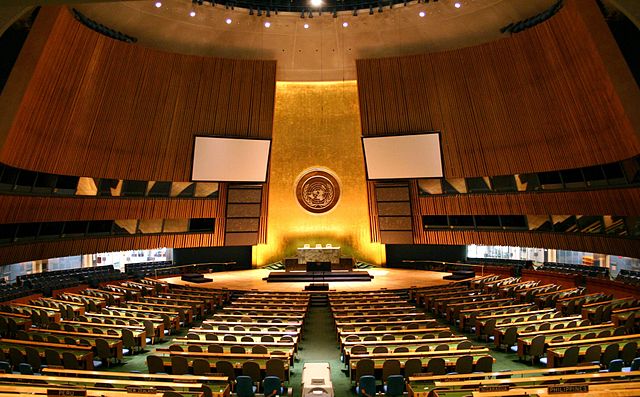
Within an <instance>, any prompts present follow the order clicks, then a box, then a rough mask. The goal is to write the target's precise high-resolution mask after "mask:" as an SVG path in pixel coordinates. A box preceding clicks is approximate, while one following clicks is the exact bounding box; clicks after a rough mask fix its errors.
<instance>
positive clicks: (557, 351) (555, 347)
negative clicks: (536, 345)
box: [547, 334, 640, 368]
mask: <svg viewBox="0 0 640 397" xmlns="http://www.w3.org/2000/svg"><path fill="white" fill-rule="evenodd" d="M631 341H636V342H640V334H635V335H621V336H611V337H608V338H594V339H581V340H574V341H566V342H558V343H549V345H548V348H547V367H549V368H554V367H558V366H560V364H561V362H562V358H563V357H564V353H565V351H566V350H567V349H568V348H569V347H571V346H579V347H580V350H579V352H578V354H579V356H580V357H581V356H584V354H585V353H586V351H587V349H588V348H589V347H590V346H594V345H598V346H600V347H601V349H602V352H604V350H605V348H606V347H607V346H608V345H609V344H611V343H619V351H622V349H623V347H624V345H625V344H626V343H628V342H631ZM638 351H640V347H639V348H638ZM638 351H636V354H637V353H638ZM601 354H602V353H601Z"/></svg>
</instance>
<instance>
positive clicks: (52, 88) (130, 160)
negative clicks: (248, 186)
mask: <svg viewBox="0 0 640 397" xmlns="http://www.w3.org/2000/svg"><path fill="white" fill-rule="evenodd" d="M16 68H17V69H19V71H18V72H14V73H12V75H11V78H10V80H9V84H7V90H6V91H5V92H4V93H3V98H2V101H1V103H0V104H1V105H2V109H3V110H7V113H6V116H7V117H6V118H5V119H4V120H3V122H2V123H0V142H4V143H3V144H2V148H1V151H0V162H3V163H5V164H7V165H10V166H13V167H17V168H21V169H26V170H33V171H39V172H45V173H52V174H60V175H72V176H83V177H93V178H112V179H126V180H138V181H173V182H180V181H190V179H191V166H192V154H193V143H194V136H195V135H216V136H230V137H245V138H261V139H264V138H271V135H272V125H273V112H274V100H275V74H276V65H275V61H268V60H266V61H261V60H235V59H221V58H210V57H201V56H192V55H183V54H177V53H167V52H162V51H157V50H151V49H148V48H144V47H142V46H139V45H136V44H128V43H124V42H120V41H117V40H113V39H111V38H108V37H106V36H104V35H101V34H99V33H97V32H94V31H92V30H90V29H89V28H87V27H85V26H84V25H82V24H81V23H80V22H78V21H76V20H75V19H74V18H73V17H72V15H71V13H70V11H69V9H67V8H65V7H42V9H41V11H40V14H39V16H38V18H37V20H36V22H35V26H34V28H33V29H32V34H31V35H30V36H29V38H28V40H27V41H26V43H25V46H24V48H23V51H22V53H21V55H20V57H19V59H18V61H17V63H16ZM7 98H9V99H11V100H10V101H5V99H7ZM9 105H11V106H9ZM7 119H10V120H9V121H7ZM228 189H229V184H228V183H220V184H219V190H218V197H217V198H152V197H145V198H123V197H83V196H75V197H46V196H43V197H38V196H20V195H0V207H1V208H3V209H4V210H5V211H3V212H2V214H1V215H0V223H31V222H55V221H73V220H83V221H91V220H118V219H141V220H146V219H185V220H186V219H191V218H215V230H214V232H212V233H184V234H180V233H176V234H162V235H142V234H137V235H131V236H104V237H103V236H100V237H91V238H77V239H72V238H66V239H61V240H58V241H41V240H36V241H25V240H23V241H19V242H18V243H16V244H13V245H4V246H0V258H1V259H0V264H4V263H15V262H20V261H25V260H33V259H45V258H51V257H59V256H67V255H77V254H91V253H95V252H106V251H120V250H131V249H145V248H158V247H174V248H191V247H210V246H222V245H225V229H226V206H227V203H226V197H227V191H228ZM258 189H262V191H263V192H267V191H268V189H267V184H266V183H265V184H259V185H258ZM259 205H260V204H259ZM258 213H259V217H260V218H259V219H258V220H257V221H256V222H258V223H259V225H258V227H259V228H260V230H265V229H266V215H265V214H266V209H265V208H260V209H259V210H258ZM263 239H264V238H263ZM254 240H255V239H254Z"/></svg>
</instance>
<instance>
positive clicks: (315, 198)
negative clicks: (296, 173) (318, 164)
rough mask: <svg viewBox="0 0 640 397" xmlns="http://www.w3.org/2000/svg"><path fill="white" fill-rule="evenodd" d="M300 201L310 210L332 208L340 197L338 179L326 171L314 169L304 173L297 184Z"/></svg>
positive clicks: (297, 195)
mask: <svg viewBox="0 0 640 397" xmlns="http://www.w3.org/2000/svg"><path fill="white" fill-rule="evenodd" d="M296 197H297V199H298V203H300V205H301V206H302V208H304V209H305V210H307V211H309V212H313V213H314V214H321V213H323V212H327V211H329V210H331V209H332V208H333V207H335V205H336V204H337V203H338V200H339V199H340V185H339V184H338V180H337V179H336V178H335V177H334V176H333V175H331V174H329V173H328V172H326V171H320V170H313V171H309V172H307V173H305V174H303V175H302V177H301V178H300V179H299V181H298V184H297V185H296Z"/></svg>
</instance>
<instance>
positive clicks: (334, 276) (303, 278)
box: [263, 271, 373, 283]
mask: <svg viewBox="0 0 640 397" xmlns="http://www.w3.org/2000/svg"><path fill="white" fill-rule="evenodd" d="M371 279H373V276H372V275H370V274H369V272H366V271H337V272H281V271H277V272H270V273H269V276H268V277H266V278H264V279H263V280H266V281H267V282H268V283H290V282H305V283H306V282H311V283H326V282H357V281H371Z"/></svg>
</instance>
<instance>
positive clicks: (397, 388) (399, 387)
mask: <svg viewBox="0 0 640 397" xmlns="http://www.w3.org/2000/svg"><path fill="white" fill-rule="evenodd" d="M404 384H405V382H404V378H403V377H402V375H391V376H389V377H388V378H387V381H386V382H385V384H384V385H383V390H384V395H385V396H388V397H400V396H402V395H403V394H404Z"/></svg>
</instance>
